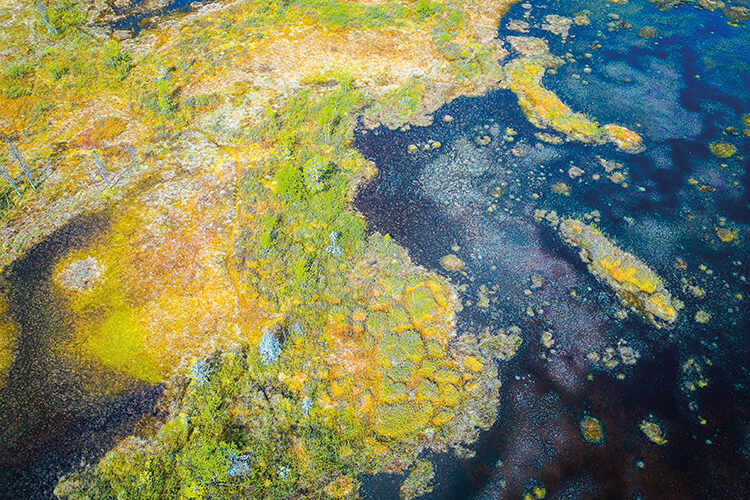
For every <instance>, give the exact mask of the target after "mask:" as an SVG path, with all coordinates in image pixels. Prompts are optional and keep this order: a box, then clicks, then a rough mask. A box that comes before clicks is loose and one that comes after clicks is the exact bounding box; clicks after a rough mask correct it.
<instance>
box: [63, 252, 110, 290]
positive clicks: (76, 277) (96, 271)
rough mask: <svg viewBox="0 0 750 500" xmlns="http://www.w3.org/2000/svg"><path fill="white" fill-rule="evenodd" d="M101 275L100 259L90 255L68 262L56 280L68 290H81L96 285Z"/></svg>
mask: <svg viewBox="0 0 750 500" xmlns="http://www.w3.org/2000/svg"><path fill="white" fill-rule="evenodd" d="M101 275H102V266H101V264H100V263H99V261H98V260H97V259H96V257H92V256H88V257H84V258H81V259H78V260H73V261H72V262H70V263H68V264H67V265H66V266H65V267H64V268H63V269H61V270H60V271H59V272H58V273H57V275H56V276H55V281H56V282H57V283H58V284H59V285H60V286H62V287H63V288H65V289H67V290H71V291H76V292H80V291H84V290H88V289H90V288H91V287H92V286H94V284H95V283H96V282H97V281H99V278H100V277H101Z"/></svg>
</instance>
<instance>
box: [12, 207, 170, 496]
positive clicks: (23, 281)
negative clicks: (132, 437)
mask: <svg viewBox="0 0 750 500" xmlns="http://www.w3.org/2000/svg"><path fill="white" fill-rule="evenodd" d="M106 227H107V220H106V219H105V218H103V217H98V216H91V217H84V218H79V219H76V220H74V221H73V222H71V223H69V224H68V225H67V226H65V227H64V228H62V229H60V230H59V231H57V232H56V233H54V234H53V235H52V236H50V237H49V238H47V239H46V240H45V241H44V242H42V243H40V244H39V245H37V246H36V247H34V248H33V249H32V250H30V251H29V252H28V253H27V255H26V256H25V257H24V258H23V259H22V260H20V261H18V262H17V263H16V264H15V265H14V266H13V267H12V269H11V270H10V271H9V272H8V275H7V280H8V282H9V284H10V291H9V293H8V302H9V313H10V315H11V317H12V319H13V320H14V321H15V322H16V324H17V325H18V326H19V328H20V330H21V332H20V335H19V338H18V347H17V350H16V357H15V360H14V362H13V365H12V366H11V367H10V370H9V373H10V374H11V376H9V377H8V381H7V383H6V384H5V386H4V387H2V388H1V389H0V498H9V499H10V498H13V499H38V498H53V495H52V490H53V488H54V486H55V484H56V483H57V480H58V479H59V477H60V476H61V475H63V474H66V473H68V472H71V471H72V470H73V469H74V468H75V467H78V466H80V465H81V463H82V462H87V463H91V462H94V461H95V460H97V459H98V458H100V457H101V456H102V455H103V454H104V453H105V452H106V451H107V450H108V449H110V448H111V447H112V446H113V445H114V444H115V442H116V440H117V439H118V438H122V437H124V436H126V435H128V434H130V433H131V432H132V431H133V429H134V426H135V424H136V423H137V422H138V421H139V420H140V419H141V417H142V416H144V415H147V414H149V413H150V412H152V410H153V408H154V405H155V403H156V400H157V399H158V397H159V395H160V389H159V388H158V387H151V386H147V385H144V384H142V383H138V382H135V381H132V380H128V379H124V378H122V377H120V376H118V375H116V374H112V373H102V372H101V370H100V369H98V368H97V367H82V366H80V365H79V364H76V363H74V362H72V360H67V359H66V357H65V356H61V355H60V351H58V350H57V348H58V347H60V346H62V345H63V344H64V342H65V341H66V340H67V339H68V338H69V335H70V334H71V332H72V331H73V326H72V325H71V323H70V319H69V317H68V316H67V315H66V313H65V311H66V308H65V304H64V302H63V301H62V299H61V298H60V297H59V296H57V293H56V292H55V290H54V289H53V287H52V285H51V279H50V277H51V274H52V268H53V266H54V264H55V262H56V260H57V258H59V257H60V256H62V255H64V254H65V253H66V252H68V251H69V250H71V249H73V248H76V247H78V246H81V245H84V244H85V243H86V242H88V241H90V239H91V237H93V236H94V235H95V234H96V233H98V232H100V231H102V230H103V229H105V228H106ZM87 368H88V369H87ZM112 380H115V381H116V382H117V384H118V386H119V387H121V388H122V390H120V391H117V392H116V393H112V394H111V395H107V394H108V393H107V392H106V391H105V390H104V384H105V383H106V382H103V381H110V382H111V381H112ZM99 384H101V386H99ZM97 386H99V387H97ZM92 389H93V390H92Z"/></svg>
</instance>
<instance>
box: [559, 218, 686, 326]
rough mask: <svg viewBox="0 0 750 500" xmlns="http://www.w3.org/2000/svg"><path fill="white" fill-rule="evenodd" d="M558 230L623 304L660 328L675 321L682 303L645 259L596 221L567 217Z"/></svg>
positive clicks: (590, 269)
mask: <svg viewBox="0 0 750 500" xmlns="http://www.w3.org/2000/svg"><path fill="white" fill-rule="evenodd" d="M558 230H559V232H560V235H561V236H562V238H563V240H565V242H566V243H568V244H569V245H571V246H573V247H575V248H578V249H580V253H579V255H580V257H581V259H582V260H583V261H584V262H585V263H586V264H587V267H588V269H589V271H590V272H591V273H592V274H593V275H594V276H596V277H597V278H598V279H599V280H601V281H603V282H604V283H605V284H607V285H608V286H609V287H610V288H612V290H613V291H614V292H615V293H616V294H617V296H618V297H619V298H620V300H621V301H622V302H623V304H625V305H627V306H628V307H630V308H631V309H632V310H633V311H635V312H637V313H639V314H640V315H642V316H643V317H644V318H646V320H648V321H649V322H650V323H651V324H652V325H654V326H656V327H657V328H663V327H669V326H671V325H673V324H674V322H675V321H676V319H677V311H678V310H679V309H680V308H681V307H682V304H681V303H680V302H679V301H678V300H677V299H674V298H672V295H671V294H670V293H669V291H667V289H666V288H665V287H664V283H663V280H662V279H661V278H660V277H659V276H658V275H657V274H656V273H655V272H654V271H652V270H651V269H650V268H649V267H648V266H647V265H646V264H645V263H643V262H642V261H641V260H640V259H638V258H637V257H635V256H634V255H632V254H630V253H628V252H625V251H623V250H621V249H620V248H618V247H617V246H615V244H614V243H612V242H611V241H610V240H608V239H607V238H606V237H605V236H604V235H603V234H602V233H601V232H600V231H599V229H597V228H596V227H594V226H593V225H590V224H586V223H583V222H581V221H579V220H576V219H565V220H563V221H561V222H560V224H559V227H558Z"/></svg>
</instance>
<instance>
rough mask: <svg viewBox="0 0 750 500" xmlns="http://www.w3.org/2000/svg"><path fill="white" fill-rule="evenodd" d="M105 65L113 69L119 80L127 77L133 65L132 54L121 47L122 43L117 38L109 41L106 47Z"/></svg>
mask: <svg viewBox="0 0 750 500" xmlns="http://www.w3.org/2000/svg"><path fill="white" fill-rule="evenodd" d="M104 66H105V67H107V68H109V69H111V70H113V71H114V73H115V75H116V78H117V79H118V80H120V81H121V80H124V79H125V78H127V76H128V73H130V69H131V68H132V67H133V65H132V62H131V58H130V54H128V53H127V52H123V51H122V50H121V49H120V44H119V43H117V42H116V41H115V40H110V41H109V42H107V45H106V48H105V60H104Z"/></svg>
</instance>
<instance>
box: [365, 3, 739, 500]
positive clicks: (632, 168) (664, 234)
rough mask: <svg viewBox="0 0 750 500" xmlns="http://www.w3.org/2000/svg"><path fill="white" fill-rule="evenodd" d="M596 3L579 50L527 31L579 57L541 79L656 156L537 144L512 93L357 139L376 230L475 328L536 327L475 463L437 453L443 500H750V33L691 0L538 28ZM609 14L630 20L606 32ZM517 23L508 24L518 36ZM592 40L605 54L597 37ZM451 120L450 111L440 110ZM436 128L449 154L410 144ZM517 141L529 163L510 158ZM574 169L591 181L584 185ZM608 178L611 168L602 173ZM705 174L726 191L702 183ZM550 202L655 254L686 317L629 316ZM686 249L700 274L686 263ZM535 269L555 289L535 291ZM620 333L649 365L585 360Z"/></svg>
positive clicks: (571, 42) (385, 486)
mask: <svg viewBox="0 0 750 500" xmlns="http://www.w3.org/2000/svg"><path fill="white" fill-rule="evenodd" d="M584 9H588V10H589V17H590V19H591V24H590V25H589V26H573V27H572V28H571V30H570V33H571V34H572V35H574V36H571V37H569V38H568V39H567V41H566V43H564V44H563V43H562V42H561V41H560V39H559V38H558V37H556V36H554V35H551V34H550V33H548V32H545V31H542V30H539V29H534V28H532V29H531V30H530V33H529V34H528V35H529V36H541V37H543V38H545V39H547V40H549V41H550V48H551V51H552V52H553V53H554V54H556V55H559V56H563V55H565V54H566V53H567V52H570V53H571V55H572V57H573V58H575V62H568V63H567V64H565V65H564V66H563V67H561V68H560V69H559V71H558V73H557V74H556V75H547V76H545V79H544V84H545V86H547V87H548V88H550V89H552V90H554V91H555V92H556V93H557V94H558V95H559V96H560V97H561V98H562V99H563V101H564V102H566V103H568V104H569V105H570V106H571V107H572V108H573V109H574V110H576V111H583V112H586V113H588V114H589V115H591V116H593V117H595V118H596V119H597V120H598V121H599V122H600V123H617V124H620V125H624V126H627V127H629V128H631V129H633V130H636V131H638V132H639V133H640V134H641V135H642V136H643V137H644V143H645V144H646V146H647V150H646V152H645V153H642V154H640V155H637V156H633V155H627V154H623V153H619V152H617V151H616V150H614V148H612V147H610V146H598V147H593V146H585V145H581V144H577V143H565V144H562V145H550V144H546V143H541V142H539V141H538V140H536V139H535V138H534V136H533V134H534V132H536V131H537V129H535V128H534V127H533V126H531V125H530V124H529V123H528V122H527V121H526V120H525V118H523V116H522V114H521V112H520V109H519V108H518V105H517V103H516V99H515V97H514V96H513V95H512V94H511V93H509V92H507V91H497V92H493V93H490V94H489V95H487V96H485V97H481V98H475V99H459V100H457V101H455V102H453V103H451V104H449V105H447V106H445V107H444V108H442V109H441V110H439V111H438V112H437V113H436V115H435V124H434V125H432V126H430V127H426V128H418V129H412V130H409V131H405V132H404V131H388V130H384V129H378V130H377V131H375V132H374V133H373V132H370V133H367V134H358V139H357V146H358V147H359V148H360V150H361V151H362V152H363V153H364V154H365V156H367V157H368V158H370V159H372V160H373V161H375V163H376V164H377V166H378V168H379V174H378V176H377V177H376V179H374V181H373V182H372V183H371V184H370V185H368V186H366V187H365V188H364V189H363V190H362V191H361V192H360V194H359V196H358V199H357V201H356V205H357V207H358V209H359V210H360V211H361V212H362V213H363V214H364V215H365V216H366V218H367V219H368V221H369V222H370V224H371V229H372V230H377V231H380V232H383V233H389V234H390V235H391V236H392V237H393V238H394V239H395V240H396V241H398V242H399V243H401V244H402V245H404V246H405V247H406V248H407V249H408V250H409V252H410V254H411V256H412V258H413V259H414V260H415V261H416V262H417V263H419V264H422V265H424V266H426V267H428V268H431V269H434V270H436V271H437V272H439V273H441V274H443V275H446V276H448V277H450V279H451V280H452V281H453V282H454V283H456V284H457V285H459V286H463V287H465V289H464V292H463V294H462V296H463V298H464V301H465V302H466V304H467V305H466V307H465V308H464V310H463V311H462V312H461V313H460V314H459V330H460V331H461V332H467V331H469V332H479V331H481V330H483V329H484V328H490V329H491V330H493V329H497V328H500V327H507V326H509V325H511V324H516V325H518V326H519V327H521V329H522V331H523V337H524V345H523V346H522V348H521V350H520V352H519V354H518V355H517V356H516V358H514V359H513V360H511V361H510V362H508V363H502V364H501V365H500V371H501V377H502V379H503V388H502V389H501V391H502V398H501V399H502V403H501V407H500V410H499V417H498V421H497V423H496V424H495V426H494V427H493V429H491V430H490V431H488V432H487V433H485V434H483V436H482V437H481V439H480V441H479V442H478V444H477V446H476V450H477V455H476V457H475V458H473V459H470V460H468V461H456V460H452V459H450V457H445V456H442V457H435V461H436V464H437V473H436V476H437V477H438V478H439V482H438V485H437V487H436V489H435V491H434V492H433V494H432V495H430V496H429V497H430V498H456V499H458V498H466V497H476V498H498V497H507V498H518V497H519V495H521V494H522V493H524V492H527V491H530V490H531V488H533V487H534V486H542V485H543V486H544V487H545V488H546V491H547V498H623V499H630V498H680V499H687V498H748V497H750V400H749V399H750V398H749V397H748V383H750V377H749V376H748V361H750V349H749V348H748V343H747V340H748V338H747V337H748V331H749V328H748V326H749V324H750V321H749V320H750V312H749V311H748V308H747V307H746V306H744V305H743V304H744V303H743V301H742V300H738V299H737V298H736V297H735V295H736V294H738V293H741V294H743V296H744V298H743V300H745V301H746V300H747V297H748V293H749V292H750V287H748V284H747V281H746V278H745V277H746V276H747V273H748V269H749V268H748V258H750V252H748V242H747V234H748V233H747V230H748V229H750V227H749V226H748V223H750V206H749V205H748V201H749V200H748V195H747V191H746V189H745V186H746V184H747V181H748V173H747V166H748V162H747V159H746V158H748V157H749V156H750V155H749V154H750V140H748V139H747V138H743V136H742V135H741V129H742V124H741V121H740V116H741V114H742V113H748V112H750V60H749V58H748V57H747V55H746V54H747V50H748V47H750V36H749V35H748V33H747V29H746V28H733V27H730V26H728V25H727V23H726V18H724V17H723V16H722V15H721V14H720V13H718V12H716V13H709V12H707V11H704V10H698V9H694V8H692V7H689V6H683V7H680V8H676V9H673V10H670V11H665V12H659V11H658V10H656V9H655V8H653V6H651V5H650V4H648V3H647V2H635V1H631V2H629V3H628V4H625V5H611V4H605V3H601V4H591V3H590V2H571V1H565V2H556V3H550V4H548V5H547V6H543V5H534V7H533V8H532V9H531V14H532V15H531V21H530V22H532V24H535V23H536V24H540V23H539V21H541V20H542V19H543V17H544V16H545V15H546V14H551V13H556V14H560V15H567V16H570V15H572V14H573V13H577V12H581V11H583V10H584ZM524 12H525V9H524V8H523V7H522V6H521V5H517V6H515V7H514V8H513V9H512V10H511V12H510V13H509V15H508V16H507V17H506V19H522V18H523V13H524ZM610 13H613V14H617V16H619V19H617V20H614V19H613V18H612V16H609V14H610ZM611 22H614V23H615V24H616V25H619V26H620V27H619V28H616V29H615V30H614V31H613V32H610V31H609V30H608V25H607V23H611ZM623 22H628V23H630V24H632V27H631V28H629V29H625V28H623V27H622V24H618V23H623ZM642 26H654V27H657V29H658V32H659V36H658V37H657V38H655V39H645V38H643V37H641V36H639V35H638V34H637V30H638V28H640V27H642ZM504 27H505V22H503V28H502V29H501V33H500V35H501V36H505V35H508V34H513V35H518V33H512V32H509V31H506V30H505V28H504ZM595 42H598V43H599V44H600V45H601V48H598V49H592V48H591V47H592V45H593V44H594V43H595ZM585 53H590V54H591V57H590V58H587V57H585V56H584V54H585ZM586 66H588V67H589V68H590V69H591V71H590V72H587V71H584V68H585V67H586ZM575 75H577V76H575ZM695 75H699V76H700V78H696V77H695ZM583 81H586V84H583V83H581V82H583ZM445 114H449V115H451V116H452V117H454V118H455V120H454V121H452V122H451V123H445V122H443V121H442V119H441V118H442V117H443V116H444V115H445ZM508 127H510V128H512V129H514V130H515V132H516V134H515V136H514V140H513V141H512V142H504V140H503V136H504V135H506V132H505V130H506V128H508ZM727 127H734V128H735V129H736V130H739V131H740V135H738V136H735V135H733V134H732V133H731V131H727ZM484 135H488V136H490V137H491V139H492V140H491V142H490V143H489V144H488V145H487V146H480V145H478V144H477V143H476V142H475V139H476V138H477V137H480V136H484ZM429 140H437V141H440V142H441V143H442V146H441V147H440V148H438V149H435V150H430V151H424V150H422V149H421V148H420V151H419V152H417V153H413V154H410V153H408V152H407V146H408V145H409V144H417V145H420V146H421V145H423V144H425V143H427V141H429ZM719 140H721V141H728V142H731V143H732V144H734V145H735V146H736V147H737V149H738V153H737V154H736V155H735V156H733V157H732V158H730V159H727V160H719V159H717V158H715V157H713V156H712V155H711V154H710V152H709V151H708V147H707V146H708V143H710V142H713V141H719ZM514 146H521V147H522V148H525V150H526V152H525V155H523V156H520V157H519V156H516V155H514V154H512V152H511V148H513V147H514ZM597 156H601V157H603V158H606V159H609V160H616V161H618V162H620V163H623V164H624V165H625V167H626V168H627V169H628V175H627V177H628V179H627V183H628V187H627V188H623V187H622V186H621V185H618V184H615V183H612V182H610V181H609V180H607V178H606V174H605V172H604V170H603V169H602V167H601V166H599V164H598V160H597V159H596V157H597ZM722 163H725V164H726V166H722V165H721V164H722ZM571 165H576V166H578V167H580V168H582V169H583V170H584V171H585V174H584V175H583V176H582V177H581V178H580V179H578V180H572V179H571V178H570V177H569V176H568V174H567V170H568V168H569V167H570V166H571ZM593 173H598V174H600V175H601V177H602V178H601V180H599V181H593V180H592V179H591V175H592V174H593ZM691 178H694V179H697V180H698V181H699V184H703V185H708V186H710V187H711V188H712V189H713V191H710V190H704V191H701V190H698V189H696V187H695V185H694V184H691V183H690V181H689V179H691ZM555 182H565V183H567V184H568V185H569V186H570V190H571V194H570V196H560V195H556V194H553V193H551V192H550V186H551V185H552V184H553V183H555ZM735 183H736V184H735ZM534 195H537V196H534ZM536 208H544V209H554V210H556V211H557V212H558V213H560V214H561V216H582V215H583V214H585V213H587V212H590V211H592V210H598V211H599V213H600V217H601V220H600V222H599V223H598V225H599V226H600V227H601V228H602V229H603V230H604V231H605V232H606V234H608V235H609V236H611V237H613V239H614V240H615V241H616V242H617V244H618V245H619V246H620V247H621V248H624V249H625V250H627V251H630V252H632V253H634V254H635V255H637V256H639V257H640V258H641V259H643V260H644V261H645V262H647V263H648V264H649V266H650V267H652V268H653V269H654V270H655V271H656V272H657V273H659V274H660V275H661V276H662V277H663V278H664V280H665V283H666V286H667V288H668V289H669V290H670V291H672V293H673V294H674V295H676V296H678V297H680V298H681V299H682V300H683V301H684V302H685V308H684V310H683V311H682V312H681V313H680V318H679V320H678V323H677V325H676V327H675V328H674V329H671V330H657V329H655V328H653V327H651V326H650V325H648V324H646V323H645V322H644V321H643V320H642V319H641V318H639V317H637V316H635V315H633V314H630V315H629V317H628V318H627V319H624V320H618V319H615V312H616V311H617V310H618V309H620V308H621V306H620V305H619V303H618V301H617V299H616V298H615V297H614V296H613V294H612V293H611V292H610V291H609V290H608V289H606V288H605V287H604V286H603V285H601V284H599V283H597V282H596V280H595V279H593V278H592V277H590V276H589V275H588V273H587V271H586V269H585V267H584V266H583V265H582V264H580V262H579V259H578V257H577V256H576V255H575V253H574V252H572V251H571V250H570V249H568V248H566V247H565V246H564V245H562V244H561V243H560V241H559V239H558V237H557V236H556V235H555V234H554V232H553V231H552V230H551V229H549V228H547V227H545V226H544V225H542V224H539V223H536V222H534V220H533V217H532V214H533V211H534V209H536ZM719 217H723V218H725V222H726V223H727V224H729V225H730V227H735V228H737V229H738V231H739V234H740V235H741V236H740V238H739V241H738V242H737V243H736V244H729V245H727V244H722V243H720V242H719V241H718V240H717V238H716V236H715V234H714V229H715V227H718V226H717V225H720V224H721V222H720V219H719ZM451 247H453V249H452V248H451ZM447 253H455V254H457V255H458V256H459V257H461V258H462V259H463V260H464V261H465V262H466V269H465V272H464V273H462V274H456V273H448V272H445V271H444V270H443V269H442V268H441V267H440V265H439V262H438V261H439V259H440V257H442V256H443V255H445V254H447ZM678 258H679V259H682V260H683V261H684V262H685V264H686V266H687V268H686V269H678V268H677V267H676V266H675V263H676V262H677V259H678ZM700 265H705V266H706V270H705V271H704V270H701V268H700V267H699V266H700ZM532 274H536V275H539V276H541V277H542V278H543V279H544V283H545V284H544V286H542V287H541V288H540V289H538V290H534V291H533V293H529V294H527V293H526V290H528V289H530V288H531V284H530V276H531V275H532ZM682 279H686V280H688V282H689V283H690V284H697V285H700V286H701V287H703V288H704V289H705V290H706V297H705V298H703V299H698V298H696V297H693V296H692V295H690V294H689V293H687V291H685V290H683V282H682V281H681V280H682ZM482 285H483V286H484V287H486V288H487V289H488V290H490V291H493V290H496V292H495V293H494V294H492V293H491V296H492V297H493V300H491V301H490V304H489V307H487V308H484V307H477V305H476V303H477V292H478V290H479V288H480V287H481V286H482ZM571 291H575V292H576V297H575V298H573V297H571V293H570V292H571ZM529 307H531V309H532V312H533V313H534V315H533V316H530V315H529V314H528V313H527V309H528V308H529ZM540 310H541V312H540ZM699 310H703V311H706V312H709V313H710V315H711V320H710V321H709V322H708V323H707V324H700V323H697V322H696V321H694V316H695V314H696V312H697V311H699ZM543 331H551V332H553V338H554V340H555V344H554V352H552V350H550V349H548V348H546V347H544V346H542V345H541V342H540V337H541V333H542V332H543ZM619 339H624V340H626V341H627V343H628V345H629V346H631V347H633V348H634V349H636V350H637V351H638V352H639V353H640V359H639V360H638V362H637V363H636V364H635V365H634V366H623V365H622V364H620V365H619V366H618V367H617V368H616V369H613V370H606V369H604V368H600V367H597V366H594V365H593V364H592V363H590V362H589V361H588V360H587V359H586V354H587V353H589V352H591V351H596V352H602V349H605V348H606V347H608V346H614V345H616V344H617V342H618V340H619ZM690 359H695V360H697V361H698V362H699V364H700V366H701V367H702V370H703V373H702V375H703V377H704V378H705V379H706V380H707V382H708V385H707V386H706V387H705V388H703V389H698V390H695V391H692V390H689V389H688V388H686V383H688V382H690V381H691V380H693V379H691V378H690V376H691V375H690V374H689V373H685V370H684V369H683V365H684V363H685V362H686V361H688V360H690ZM618 375H621V376H620V377H618ZM584 415H591V416H594V417H596V418H598V419H600V421H601V422H602V424H603V426H604V429H605V434H606V438H605V441H604V443H603V444H601V445H592V444H588V443H586V442H584V441H583V439H581V437H580V434H579V430H578V423H579V421H580V419H581V418H582V417H583V416H584ZM647 416H652V417H653V419H654V420H655V421H657V422H659V423H660V425H661V427H662V429H663V430H664V431H665V432H666V437H667V439H668V443H667V444H666V445H664V446H658V445H655V444H653V443H651V442H649V441H648V440H647V439H646V438H645V436H644V435H643V433H642V432H641V431H640V430H639V427H638V423H639V422H640V421H641V420H642V419H644V418H646V417H647ZM703 420H705V423H701V422H702V421H703ZM498 460H500V461H501V462H498ZM395 481H396V479H395V478H383V479H382V480H379V481H376V482H374V484H373V485H368V488H369V489H368V490H367V493H368V496H369V497H370V498H389V494H388V493H387V491H388V490H389V488H392V487H393V484H395ZM391 483H393V484H391ZM390 491H393V490H390Z"/></svg>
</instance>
